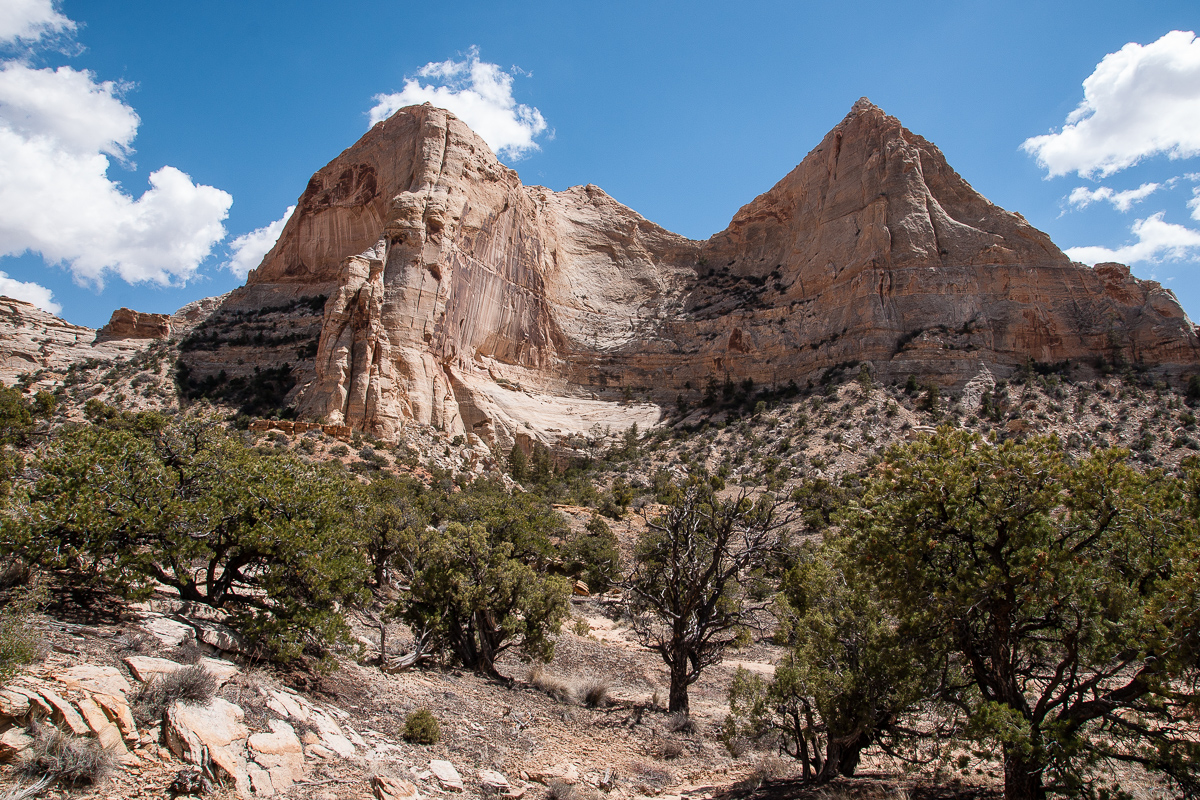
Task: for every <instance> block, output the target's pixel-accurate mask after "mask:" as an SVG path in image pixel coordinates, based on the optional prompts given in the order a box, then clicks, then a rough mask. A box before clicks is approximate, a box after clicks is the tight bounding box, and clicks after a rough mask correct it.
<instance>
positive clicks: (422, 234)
mask: <svg viewBox="0 0 1200 800" xmlns="http://www.w3.org/2000/svg"><path fill="white" fill-rule="evenodd" d="M322 296H324V297H325V298H327V299H326V300H325V302H324V306H323V316H322V317H320V320H319V327H318V325H317V320H316V317H315V316H311V317H306V318H305V319H304V321H303V322H302V324H303V325H304V326H305V330H307V331H316V330H318V329H319V340H318V341H317V342H316V344H315V348H314V349H313V350H309V351H308V352H303V351H298V352H297V353H296V355H297V356H299V355H305V356H307V355H309V353H311V354H312V360H311V362H310V361H308V360H307V358H303V359H296V360H293V361H292V362H291V363H292V364H293V365H294V366H295V375H296V381H297V384H296V389H295V391H294V400H295V402H296V404H297V407H298V409H299V411H300V413H301V416H303V417H306V418H309V419H314V420H320V421H322V422H325V423H328V424H336V425H347V426H350V427H351V428H354V429H356V430H365V431H369V432H371V433H374V434H376V435H380V436H383V437H391V436H393V435H395V433H396V432H397V430H398V429H399V428H400V427H401V426H403V425H404V424H405V423H406V422H407V421H415V422H418V423H423V424H432V425H436V426H439V427H442V428H444V429H446V430H447V431H450V432H452V433H464V432H465V433H475V434H478V435H479V436H481V437H482V438H484V439H486V440H491V441H495V442H497V443H498V444H501V445H503V446H507V445H508V444H509V443H511V442H512V441H514V440H515V441H525V442H528V441H531V440H532V439H534V438H540V439H542V440H544V441H547V442H549V443H554V444H560V445H561V444H564V443H570V442H571V441H572V440H573V439H578V438H580V437H586V436H588V435H589V434H595V433H596V432H597V431H599V430H603V429H604V428H605V427H606V426H610V427H612V428H615V429H620V428H624V427H627V426H628V425H630V424H632V423H633V422H638V423H639V424H641V425H643V426H644V425H648V424H654V422H656V421H657V420H658V419H659V417H660V411H659V407H660V405H663V404H666V403H673V402H674V401H675V399H676V397H677V396H678V395H680V394H682V395H684V396H685V397H686V398H689V399H695V398H696V397H698V393H699V391H700V390H701V389H702V387H703V386H704V385H705V384H707V383H709V382H711V381H724V380H725V379H727V378H729V379H732V380H734V381H742V380H745V379H751V380H753V381H754V382H755V383H756V384H758V385H763V384H780V383H785V382H787V381H789V380H794V381H797V382H798V383H801V384H803V382H805V381H808V380H815V379H817V378H819V377H820V376H821V375H822V374H823V373H824V372H825V371H827V370H829V369H831V368H835V367H837V366H839V365H845V364H847V363H851V362H860V361H864V362H868V363H869V364H870V365H871V367H872V369H873V370H874V373H875V375H876V376H877V378H879V379H884V380H886V379H891V378H898V377H899V378H903V377H904V376H906V375H908V374H910V373H911V374H917V375H919V376H921V377H922V378H923V379H927V380H936V381H939V382H941V383H942V384H944V385H946V386H962V385H963V384H965V383H966V382H967V381H968V380H970V379H971V378H972V377H974V376H976V375H977V374H979V373H981V372H982V371H983V370H989V371H990V372H991V373H994V374H995V375H996V376H999V377H1003V376H1005V375H1006V374H1009V373H1010V372H1011V371H1012V370H1013V369H1015V368H1016V367H1017V366H1019V365H1021V364H1024V363H1026V362H1027V361H1028V360H1030V359H1032V360H1034V361H1039V362H1051V363H1054V362H1062V361H1067V360H1070V361H1075V362H1079V361H1084V362H1087V363H1089V364H1092V363H1095V362H1097V361H1098V360H1100V359H1104V360H1107V361H1110V362H1124V363H1128V364H1133V365H1136V366H1138V367H1140V368H1144V369H1147V370H1150V371H1152V372H1154V373H1156V374H1161V375H1162V376H1164V377H1171V376H1179V375H1181V374H1183V373H1185V372H1187V371H1189V370H1191V369H1193V368H1194V367H1195V365H1196V364H1197V362H1198V361H1200V341H1198V340H1197V336H1196V332H1195V330H1194V328H1193V326H1192V324H1191V322H1190V321H1189V320H1188V319H1187V317H1186V315H1185V314H1184V313H1183V310H1182V309H1181V308H1180V306H1179V304H1178V302H1177V301H1176V300H1175V298H1174V296H1173V295H1172V294H1171V293H1170V292H1169V291H1167V290H1165V289H1163V288H1162V287H1160V286H1159V285H1158V284H1156V283H1153V282H1150V281H1140V280H1138V279H1136V278H1134V277H1132V276H1131V275H1130V273H1129V270H1128V269H1127V268H1125V267H1123V266H1120V265H1115V264H1109V265H1100V266H1098V267H1096V268H1095V269H1090V268H1088V267H1085V266H1083V265H1080V264H1076V263H1072V262H1071V261H1070V259H1069V258H1067V256H1066V255H1064V254H1063V253H1062V251H1060V250H1059V249H1058V248H1057V247H1056V246H1055V245H1054V244H1053V243H1052V242H1051V241H1050V239H1049V238H1048V237H1047V236H1046V235H1045V234H1044V233H1042V232H1040V231H1038V230H1036V229H1035V228H1033V227H1032V226H1030V225H1029V224H1028V223H1027V222H1025V220H1024V219H1023V218H1022V217H1021V216H1020V215H1018V214H1012V213H1009V212H1007V211H1004V210H1003V209H1001V208H998V207H997V206H995V205H993V204H992V203H990V202H988V201H987V200H986V199H985V198H983V197H982V196H981V195H980V194H979V193H977V192H976V191H974V190H973V189H972V188H971V187H970V185H969V184H967V183H966V181H964V180H963V179H962V178H961V177H960V176H959V175H958V174H957V173H955V172H954V171H953V170H952V169H951V168H950V167H949V166H948V165H947V163H946V160H945V158H944V157H943V156H942V154H941V153H940V152H939V151H938V149H937V148H936V147H934V146H933V145H932V144H931V143H929V142H928V141H926V140H925V139H923V138H921V137H920V136H917V135H915V134H913V133H911V132H910V131H908V130H906V129H905V128H904V127H903V126H901V124H900V123H899V122H898V121H897V120H896V119H895V118H893V117H889V116H887V115H886V114H884V113H883V112H882V111H881V110H879V109H878V108H876V107H875V106H873V105H872V104H870V103H869V102H868V101H866V100H865V99H864V100H860V101H859V102H858V103H856V104H855V106H854V108H853V109H852V110H851V112H850V113H849V114H848V115H847V116H846V118H845V119H844V120H842V122H841V123H840V124H839V125H838V126H837V127H835V128H834V129H833V130H832V131H831V132H830V133H829V134H828V135H827V136H826V137H825V139H824V140H823V141H822V142H821V144H820V145H818V146H817V147H816V148H815V149H814V150H813V151H812V152H810V153H809V154H808V156H807V157H806V158H805V159H804V160H803V162H802V163H801V164H800V165H799V166H797V167H796V168H795V169H794V170H793V171H792V172H791V173H790V174H789V175H788V176H786V177H785V178H784V179H783V180H782V181H780V182H779V183H778V184H777V185H776V186H775V187H774V188H772V189H771V190H770V191H768V192H767V193H765V194H763V195H761V196H760V197H758V198H756V199H755V200H754V201H753V202H751V203H749V204H748V205H746V206H745V207H743V208H742V209H741V210H740V211H739V212H738V213H737V215H736V216H735V217H734V219H733V221H732V222H731V224H730V226H729V227H728V228H727V229H726V230H724V231H722V232H720V233H718V234H716V235H715V236H713V237H712V238H711V239H709V240H708V241H707V242H697V241H692V240H688V239H685V238H683V237H681V236H677V235H675V234H672V233H670V232H668V231H666V230H664V229H662V228H660V227H658V226H657V225H654V224H653V223H651V222H648V221H647V220H645V219H643V218H642V217H641V216H639V215H638V214H637V213H635V212H634V211H632V210H630V209H628V208H626V207H625V206H623V205H621V204H620V203H618V202H616V201H615V200H613V199H612V198H611V197H609V196H608V195H606V194H605V193H604V192H603V191H601V190H600V189H598V188H597V187H595V186H582V187H573V188H571V189H568V190H566V191H563V192H552V191H550V190H548V189H545V188H542V187H538V186H524V185H522V184H521V182H520V180H519V179H518V177H517V174H516V173H515V172H514V171H512V170H511V169H508V168H507V167H505V166H503V165H502V164H500V163H499V162H498V161H497V160H496V158H495V156H494V155H493V154H492V152H491V151H490V150H489V149H488V147H487V145H486V144H484V142H483V141H482V140H481V139H480V138H479V137H478V136H476V135H475V134H474V133H473V132H472V131H471V130H470V129H469V128H468V127H467V126H466V125H465V124H463V123H462V122H461V121H460V120H458V119H457V118H455V117H454V116H453V115H451V114H449V113H448V112H446V111H444V110H442V109H438V108H434V107H432V106H428V105H426V106H419V107H411V108H406V109H402V110H401V111H399V112H397V113H396V114H395V115H394V116H392V117H391V118H389V119H388V120H385V121H383V122H381V123H379V124H377V125H376V126H375V127H373V128H372V129H371V130H370V131H369V132H368V133H367V134H366V135H365V136H363V138H362V139H361V140H359V142H358V143H356V144H355V145H354V146H353V147H351V148H349V149H348V150H346V151H345V152H343V153H342V154H341V155H340V156H338V158H336V159H335V160H334V161H332V162H331V163H330V164H329V165H328V166H326V167H325V168H323V169H322V170H320V171H319V172H317V174H316V175H314V176H313V177H312V179H311V180H310V181H309V183H308V186H307V188H306V189H305V191H304V193H303V195H301V197H300V199H299V201H298V203H297V208H296V211H295V213H294V214H293V215H292V217H291V219H290V220H289V222H288V224H287V226H286V227H285V229H284V232H283V234H282V236H281V237H280V239H279V241H278V242H277V244H276V245H275V247H274V249H273V250H272V251H271V252H270V253H269V254H268V255H267V256H266V258H265V259H264V260H263V263H262V264H261V265H260V266H259V268H258V269H257V270H255V271H254V272H252V273H251V275H250V277H249V280H248V282H247V285H246V286H245V287H244V288H243V289H239V290H237V291H236V292H234V293H233V295H231V296H230V297H228V298H227V299H225V300H224V301H223V303H222V305H221V306H220V307H219V308H218V309H217V312H216V313H218V314H225V315H227V316H229V315H238V314H240V315H242V316H245V315H247V314H252V313H254V311H255V309H262V308H265V307H278V306H279V298H281V297H283V298H289V302H292V303H296V302H300V301H301V300H302V299H303V298H306V297H307V298H313V297H322ZM313 311H314V312H315V307H314V308H313ZM213 318H215V317H210V319H213ZM314 335H315V334H314ZM219 350H220V349H219V348H216V349H214V350H210V351H207V352H205V354H204V357H203V359H202V362H203V363H199V368H200V369H201V370H207V371H210V372H211V371H215V369H216V368H217V367H220V368H221V369H225V370H228V369H230V368H231V367H232V364H231V362H232V360H233V359H232V358H229V357H228V356H229V355H230V354H229V353H222V352H220V351H219ZM259 360H260V362H261V361H262V356H261V353H260V354H259ZM636 399H641V400H643V401H645V402H641V403H635V402H632V401H633V400H636Z"/></svg>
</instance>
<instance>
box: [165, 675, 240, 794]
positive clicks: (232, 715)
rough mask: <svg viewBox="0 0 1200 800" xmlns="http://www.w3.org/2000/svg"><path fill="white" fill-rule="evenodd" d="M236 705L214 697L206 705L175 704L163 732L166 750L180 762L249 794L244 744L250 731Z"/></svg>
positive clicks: (178, 702) (172, 705) (169, 712)
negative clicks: (184, 762) (201, 770)
mask: <svg viewBox="0 0 1200 800" xmlns="http://www.w3.org/2000/svg"><path fill="white" fill-rule="evenodd" d="M244 716H245V712H243V711H242V709H241V708H240V707H239V706H236V705H234V704H233V703H230V702H229V701H227V700H223V699H221V698H219V697H217V698H213V699H212V700H210V701H209V702H208V703H207V704H205V705H190V704H188V703H184V702H183V701H178V700H177V701H176V702H174V703H172V704H171V707H170V708H168V709H167V719H166V726H165V728H164V730H163V733H164V735H165V738H166V741H167V747H168V748H170V750H171V752H172V753H174V754H175V755H176V756H177V757H179V758H180V759H181V760H183V761H186V762H187V763H189V764H195V765H196V766H198V767H200V768H201V769H203V770H207V771H208V772H209V774H212V775H215V776H217V777H219V778H221V779H222V780H226V781H228V782H230V783H232V784H233V785H234V787H235V789H236V790H237V792H238V793H239V794H241V795H248V794H250V791H251V789H250V780H249V777H248V776H247V773H246V758H245V754H244V748H245V745H244V742H245V740H246V737H247V735H248V734H249V733H250V731H249V729H248V728H247V727H246V726H245V725H244V724H243V723H242V719H243V717H244Z"/></svg>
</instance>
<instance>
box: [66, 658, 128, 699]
mask: <svg viewBox="0 0 1200 800" xmlns="http://www.w3.org/2000/svg"><path fill="white" fill-rule="evenodd" d="M50 677H51V678H54V680H56V681H58V682H59V683H61V684H63V685H64V686H66V687H67V688H68V689H84V690H87V691H89V692H102V693H104V694H107V695H122V696H124V695H125V694H127V693H128V692H129V681H127V680H125V676H124V675H122V674H121V672H120V670H118V669H117V668H116V667H97V666H95V665H94V664H76V665H75V666H73V667H67V668H66V669H60V670H58V671H56V672H52V673H50Z"/></svg>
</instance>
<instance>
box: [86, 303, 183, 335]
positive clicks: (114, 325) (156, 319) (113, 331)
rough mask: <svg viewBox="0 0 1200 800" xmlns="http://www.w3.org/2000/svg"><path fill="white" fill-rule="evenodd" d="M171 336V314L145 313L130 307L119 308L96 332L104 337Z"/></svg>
mask: <svg viewBox="0 0 1200 800" xmlns="http://www.w3.org/2000/svg"><path fill="white" fill-rule="evenodd" d="M170 336H171V316H170V315H169V314H144V313H139V312H137V311H133V310H132V309H128V308H118V309H117V310H116V311H114V312H113V313H112V318H110V319H109V321H108V324H107V325H105V326H104V327H103V328H101V329H100V331H99V332H98V333H97V334H96V338H97V339H100V340H104V339H167V338H169V337H170Z"/></svg>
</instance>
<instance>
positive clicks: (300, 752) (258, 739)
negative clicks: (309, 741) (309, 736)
mask: <svg viewBox="0 0 1200 800" xmlns="http://www.w3.org/2000/svg"><path fill="white" fill-rule="evenodd" d="M268 724H269V725H270V728H271V732H270V733H253V734H251V735H250V737H249V738H248V739H247V740H246V748H247V750H248V751H249V754H250V757H251V758H252V759H254V761H255V762H256V763H257V764H258V765H259V766H260V767H262V768H263V769H265V770H266V771H267V772H268V773H269V774H270V776H271V785H272V786H273V787H274V789H275V790H276V791H280V792H281V791H284V790H286V789H288V788H289V787H290V786H291V785H292V784H293V783H294V782H296V781H297V780H299V779H300V778H302V777H303V776H304V748H303V746H302V745H301V744H300V740H299V739H298V738H296V731H295V730H293V728H292V726H291V725H289V724H287V723H286V722H284V721H283V720H278V719H273V720H271V721H270V722H269V723H268Z"/></svg>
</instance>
